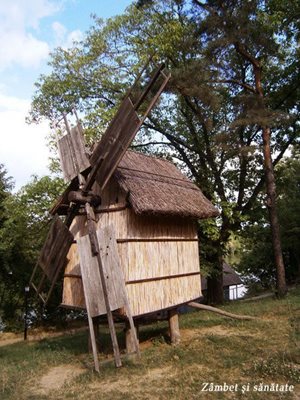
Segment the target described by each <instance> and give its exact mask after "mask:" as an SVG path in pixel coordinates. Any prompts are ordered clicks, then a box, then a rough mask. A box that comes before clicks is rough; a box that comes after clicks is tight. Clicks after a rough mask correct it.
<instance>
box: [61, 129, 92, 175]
mask: <svg viewBox="0 0 300 400" xmlns="http://www.w3.org/2000/svg"><path fill="white" fill-rule="evenodd" d="M58 151H59V156H60V157H59V158H60V163H61V168H62V170H63V175H64V180H65V182H69V181H71V180H72V179H74V178H75V177H76V176H77V175H78V174H79V173H81V172H83V171H85V170H86V169H87V168H89V167H90V162H89V159H88V157H87V155H86V151H85V145H84V140H83V136H82V134H81V130H80V128H79V126H75V127H73V128H72V129H71V131H70V133H68V134H67V135H65V136H63V137H62V138H61V139H59V140H58Z"/></svg>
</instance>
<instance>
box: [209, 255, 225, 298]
mask: <svg viewBox="0 0 300 400" xmlns="http://www.w3.org/2000/svg"><path fill="white" fill-rule="evenodd" d="M223 302H224V289H223V258H222V256H221V255H219V256H218V257H216V260H215V263H214V271H213V273H212V275H211V276H208V277H207V304H223Z"/></svg>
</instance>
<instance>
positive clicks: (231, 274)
mask: <svg viewBox="0 0 300 400" xmlns="http://www.w3.org/2000/svg"><path fill="white" fill-rule="evenodd" d="M242 283H243V282H242V280H241V278H240V277H239V275H238V274H237V273H236V272H235V270H234V269H233V268H231V267H230V266H229V265H228V264H227V263H225V262H224V263H223V287H226V286H234V285H241V284H242ZM201 288H202V290H207V279H206V278H204V277H202V276H201Z"/></svg>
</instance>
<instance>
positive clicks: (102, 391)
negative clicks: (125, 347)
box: [0, 288, 300, 400]
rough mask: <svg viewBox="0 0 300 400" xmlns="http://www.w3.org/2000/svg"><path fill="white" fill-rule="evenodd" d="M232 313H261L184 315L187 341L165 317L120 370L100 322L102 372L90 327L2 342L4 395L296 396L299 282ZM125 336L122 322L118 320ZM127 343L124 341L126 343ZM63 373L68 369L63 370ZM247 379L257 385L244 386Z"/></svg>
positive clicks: (299, 388) (116, 398)
mask: <svg viewBox="0 0 300 400" xmlns="http://www.w3.org/2000/svg"><path fill="white" fill-rule="evenodd" d="M223 308H224V309H226V310H227V311H229V312H233V313H237V314H249V315H253V316H256V317H258V319H257V320H251V321H241V320H232V319H227V318H224V317H222V316H219V315H217V314H213V313H209V312H206V311H197V312H191V313H189V314H186V315H182V316H180V326H181V333H182V341H181V343H180V344H179V345H178V346H176V347H174V346H171V345H170V344H169V340H168V326H167V323H166V322H158V323H154V324H152V325H148V326H142V327H141V328H140V342H141V348H142V359H141V360H140V361H138V360H136V359H135V358H132V357H126V356H125V354H124V355H123V367H122V368H120V369H116V368H115V367H114V363H113V359H112V351H111V345H110V340H109V335H108V331H107V328H105V327H102V326H101V327H100V340H101V346H102V352H101V354H100V356H99V360H100V364H101V371H100V374H96V373H93V372H92V367H93V359H92V357H91V355H90V354H88V352H87V332H82V331H81V332H78V333H75V334H72V335H70V334H69V335H66V336H60V337H53V338H51V337H49V338H47V339H43V340H40V341H29V342H28V343H24V342H19V343H16V344H11V345H7V346H2V347H0V399H1V400H2V399H3V400H15V399H20V400H44V399H45V400H54V399H55V400H60V399H78V400H79V399H91V400H93V399H95V400H96V399H97V400H102V399H103V400H108V399H109V400H111V399H113V400H121V399H122V400H135V399H143V400H144V399H149V400H152V399H153V400H154V399H155V400H160V399H161V400H168V399H171V400H172V399H176V400H181V399H182V400H185V399H197V400H198V399H208V400H209V399H242V398H243V399H245V398H246V399H250V400H256V399H265V398H266V399H293V398H294V399H297V398H299V397H297V396H299V393H300V344H299V342H300V340H299V339H300V288H298V289H296V290H294V291H291V292H290V293H289V294H288V296H287V297H286V298H285V299H282V300H276V299H272V298H267V299H262V300H259V301H253V302H232V303H229V304H226V305H225V306H223ZM118 335H119V339H120V340H119V341H120V343H122V340H123V333H122V327H121V326H118ZM123 344H124V343H123ZM60 366H65V369H62V371H64V370H65V371H69V370H70V369H71V370H72V368H79V367H80V368H82V372H81V374H80V375H78V376H77V377H74V378H71V377H70V378H69V379H67V380H66V381H65V384H64V385H63V386H62V387H61V388H58V389H57V388H55V387H52V386H51V384H49V385H48V387H47V388H46V389H45V388H44V392H41V391H39V388H40V386H41V382H42V377H43V376H45V375H46V374H47V373H49V372H51V371H52V370H53V368H55V367H60ZM62 373H63V372H62ZM205 382H211V383H213V384H215V385H223V383H226V384H228V385H235V384H237V385H238V389H239V390H238V391H237V392H234V393H230V392H218V391H214V392H202V391H201V389H202V388H203V383H205ZM261 382H262V383H263V384H271V383H275V384H276V383H278V384H282V385H285V384H289V385H294V386H295V389H294V391H293V393H281V392H277V393H276V392H268V393H266V392H258V391H253V388H254V385H258V384H259V383H261ZM242 385H244V388H247V385H248V387H249V388H250V390H249V391H248V392H246V393H245V394H242V393H241V388H242Z"/></svg>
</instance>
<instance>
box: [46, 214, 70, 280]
mask: <svg viewBox="0 0 300 400" xmlns="http://www.w3.org/2000/svg"><path fill="white" fill-rule="evenodd" d="M73 240H74V237H73V235H72V233H71V232H70V231H69V229H68V228H67V227H66V226H65V225H64V223H63V222H62V221H61V220H60V218H59V217H55V218H54V220H53V223H52V225H51V228H50V231H49V233H48V236H47V239H46V241H45V243H44V246H43V248H42V251H41V253H40V257H39V261H38V263H39V265H40V266H41V268H42V269H43V271H44V272H45V274H46V275H47V277H48V279H49V280H50V281H52V280H53V277H54V276H55V273H56V271H57V270H58V269H60V268H61V267H62V266H63V264H64V262H65V259H66V256H67V254H68V251H69V248H70V246H71V244H72V243H73Z"/></svg>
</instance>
